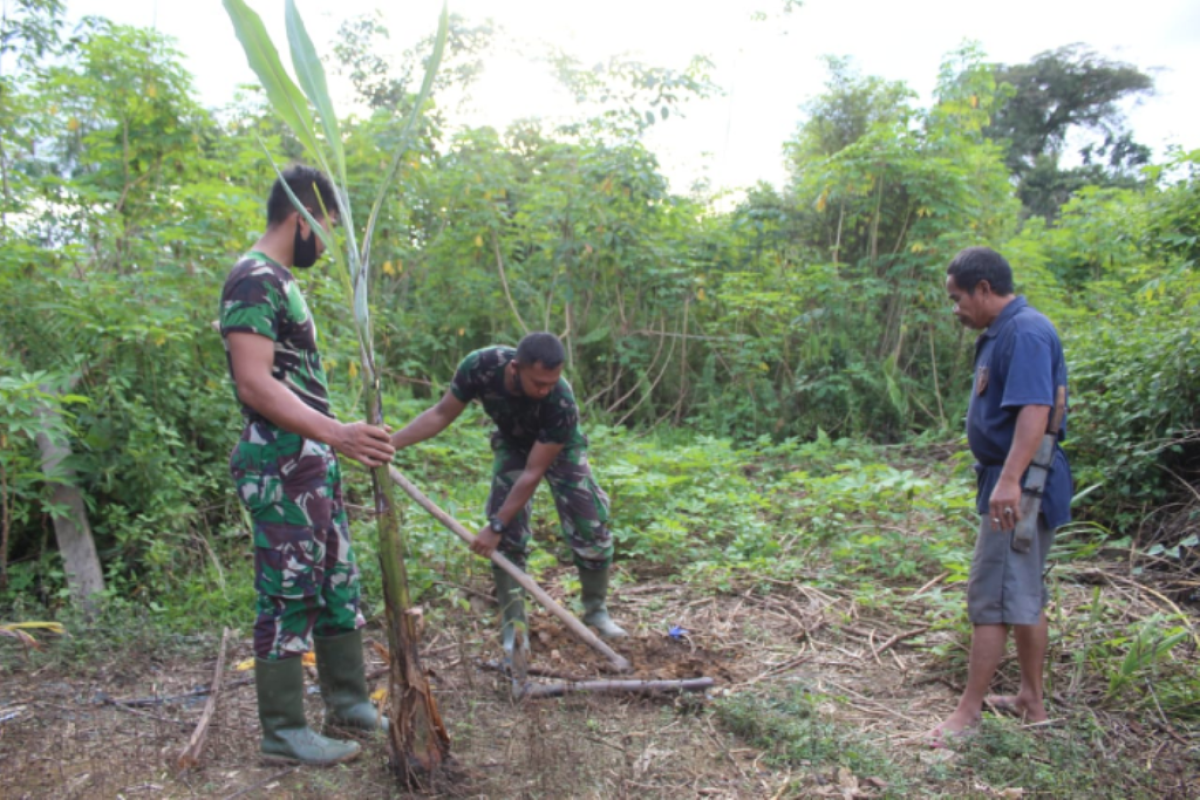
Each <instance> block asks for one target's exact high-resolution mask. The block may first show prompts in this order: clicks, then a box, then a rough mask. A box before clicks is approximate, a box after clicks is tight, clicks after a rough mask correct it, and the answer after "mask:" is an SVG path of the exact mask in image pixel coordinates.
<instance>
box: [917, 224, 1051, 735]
mask: <svg viewBox="0 0 1200 800" xmlns="http://www.w3.org/2000/svg"><path fill="white" fill-rule="evenodd" d="M946 291H947V292H948V293H949V295H950V299H951V300H952V301H953V302H954V315H955V316H956V317H958V319H959V321H960V322H962V323H963V324H964V325H966V326H967V327H968V328H974V329H976V330H981V331H983V333H982V334H980V336H979V338H978V340H976V342H975V385H974V388H973V391H972V392H971V403H970V407H969V409H968V411H967V439H968V442H969V443H970V446H971V452H972V454H973V455H974V456H975V458H976V461H977V462H978V463H976V465H975V470H976V473H977V474H978V484H979V489H978V492H979V493H978V497H977V501H976V510H977V511H978V513H979V515H980V525H979V535H978V538H977V540H976V544H975V555H974V558H973V560H972V562H971V572H970V577H969V579H968V583H967V616H968V617H969V619H970V620H971V624H972V625H973V626H974V632H973V635H972V638H971V654H970V659H969V662H968V666H967V685H966V689H964V691H963V694H962V697H961V698H960V699H959V701H958V707H957V708H956V709H955V710H954V713H952V714H951V715H950V716H949V717H947V718H946V719H945V720H943V721H942V723H941V724H940V725H938V726H937V727H936V728H934V729H933V731H932V732H931V734H930V735H931V742H932V743H934V744H935V745H942V744H944V743H945V742H946V741H948V740H949V739H951V738H953V737H954V736H955V735H961V734H962V733H963V732H964V731H967V730H969V729H971V728H973V727H975V726H976V725H978V724H979V720H980V715H981V713H982V710H983V706H984V703H985V702H986V703H987V704H988V705H989V706H990V707H991V708H992V709H993V710H996V711H1000V712H1006V713H1013V714H1017V715H1019V716H1021V717H1023V718H1024V719H1026V720H1027V721H1029V722H1041V721H1044V720H1045V719H1046V709H1045V706H1044V705H1043V704H1042V669H1043V662H1044V661H1045V658H1046V644H1047V624H1046V613H1045V611H1044V609H1045V606H1046V603H1047V601H1048V593H1047V591H1046V585H1045V580H1044V577H1043V570H1044V569H1045V566H1046V555H1047V553H1048V552H1049V551H1050V545H1051V544H1052V542H1053V540H1054V530H1055V529H1056V528H1058V527H1059V526H1061V525H1063V524H1065V523H1067V522H1069V521H1070V519H1071V507H1070V506H1071V471H1070V468H1069V467H1068V465H1067V458H1066V456H1065V455H1064V454H1063V451H1062V448H1061V447H1060V446H1059V444H1058V442H1059V441H1060V440H1061V439H1062V438H1063V437H1064V435H1065V410H1066V385H1067V366H1066V362H1065V361H1064V359H1063V349H1062V344H1061V343H1060V342H1059V339H1058V332H1057V331H1056V330H1055V329H1054V325H1053V324H1052V323H1051V322H1050V320H1048V319H1046V317H1044V316H1042V314H1040V313H1038V312H1037V311H1035V310H1034V309H1033V308H1032V307H1030V305H1029V304H1028V303H1027V302H1026V301H1025V298H1024V297H1017V296H1016V295H1014V294H1013V276H1012V268H1011V267H1009V265H1008V262H1007V261H1005V260H1004V258H1003V257H1002V256H1001V255H1000V254H999V253H996V252H995V251H993V250H990V249H988V248H986V247H969V248H967V249H966V250H963V251H962V252H960V253H959V254H958V255H956V256H955V257H954V260H953V261H951V262H950V266H949V268H948V270H947V276H946ZM1039 505H1040V509H1039ZM1009 626H1012V628H1013V636H1014V638H1015V639H1016V642H1017V661H1018V663H1019V664H1020V668H1021V686H1020V690H1019V691H1018V692H1017V694H1015V695H1010V696H1002V695H992V696H990V697H988V696H987V695H986V693H987V690H988V686H989V685H990V684H991V681H992V677H993V676H994V675H995V673H996V669H997V668H998V667H999V666H1000V659H1001V658H1002V657H1003V656H1004V649H1005V645H1006V642H1007V639H1008V629H1009Z"/></svg>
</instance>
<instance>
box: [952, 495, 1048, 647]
mask: <svg viewBox="0 0 1200 800" xmlns="http://www.w3.org/2000/svg"><path fill="white" fill-rule="evenodd" d="M1012 539H1013V531H1009V532H1008V533H1005V532H1004V531H1001V530H1000V529H999V528H998V527H995V526H993V525H992V521H991V519H989V518H988V517H986V516H984V517H981V518H980V520H979V538H977V539H976V540H975V557H974V558H972V559H971V575H970V577H969V578H968V579H967V617H968V618H969V619H970V620H971V624H972V625H1036V624H1037V623H1038V622H1039V621H1040V620H1041V617H1042V609H1043V608H1045V607H1046V604H1047V603H1048V602H1049V600H1050V594H1049V592H1047V591H1046V581H1045V577H1044V573H1045V570H1046V556H1047V555H1048V554H1049V552H1050V546H1051V545H1052V544H1053V543H1054V531H1052V530H1050V528H1048V527H1047V526H1046V520H1045V518H1044V517H1042V516H1041V515H1038V529H1037V535H1036V536H1034V537H1033V545H1032V546H1031V547H1030V548H1029V552H1028V553H1018V552H1017V551H1015V550H1013V549H1012Z"/></svg>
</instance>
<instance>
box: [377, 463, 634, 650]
mask: <svg viewBox="0 0 1200 800" xmlns="http://www.w3.org/2000/svg"><path fill="white" fill-rule="evenodd" d="M388 473H389V474H390V475H391V476H392V480H393V481H395V482H396V484H397V485H399V486H400V488H401V489H403V490H404V491H405V492H407V493H408V496H409V497H411V498H412V499H413V500H415V501H416V502H417V505H419V506H421V508H423V509H425V510H426V511H428V512H429V513H430V514H432V515H433V516H434V518H436V519H437V521H438V522H440V523H442V524H443V525H445V526H446V527H447V528H449V529H450V530H451V531H453V532H454V533H456V534H458V538H460V539H462V540H463V541H464V542H466V543H467V544H470V543H471V542H472V541H474V539H475V535H474V534H472V533H471V532H470V531H468V530H467V529H466V528H465V527H464V526H463V524H462V523H461V522H459V521H458V520H456V519H455V518H454V517H452V516H450V515H449V514H447V513H446V512H445V511H442V509H440V508H438V506H437V504H436V503H434V502H433V501H432V500H430V499H429V498H428V497H426V496H425V493H424V492H422V491H421V490H420V489H418V488H417V487H416V485H415V484H414V483H413V482H412V481H410V480H409V479H408V478H406V477H404V475H402V474H401V473H400V470H398V469H396V468H395V467H388ZM492 563H493V564H495V565H496V566H498V567H500V569H502V570H504V571H505V572H507V573H508V574H509V575H511V576H512V577H513V579H514V580H516V582H517V583H519V584H521V587H522V588H523V589H525V591H527V592H529V593H530V594H531V595H533V597H534V599H536V600H537V601H538V602H539V603H541V604H542V606H543V607H544V608H545V609H546V610H547V611H549V612H550V613H551V614H553V615H554V616H556V617H558V618H559V620H561V621H562V623H563V624H564V625H566V626H567V628H568V630H570V631H571V632H572V633H574V634H575V635H576V636H578V637H579V638H580V640H582V641H583V642H584V643H585V644H587V645H589V646H590V647H591V648H592V649H594V650H595V651H596V652H598V653H600V654H601V655H603V656H604V657H605V658H607V659H608V660H609V661H610V662H612V665H613V666H614V667H615V668H616V669H617V671H618V672H629V671H630V669H632V667H630V664H629V661H628V660H627V659H626V658H625V657H624V656H622V655H620V654H619V653H617V652H616V651H615V650H613V649H612V648H611V647H609V646H608V645H607V644H605V643H604V642H603V641H602V640H601V639H600V637H599V636H597V635H596V634H594V633H592V632H591V631H590V630H588V628H587V626H586V625H584V624H583V623H582V622H580V621H579V620H578V619H576V618H575V615H574V614H572V613H571V612H570V611H567V610H566V609H565V608H563V607H562V606H560V605H559V604H558V603H556V602H554V598H553V597H551V596H550V595H548V594H546V591H545V590H544V589H543V588H542V587H540V586H538V585H537V583H535V582H534V580H533V579H532V578H530V577H529V576H528V575H526V574H525V573H524V572H522V571H521V570H519V569H517V568H516V567H515V566H514V565H513V563H512V562H511V561H509V560H508V559H507V558H505V557H504V556H503V555H502V554H501V553H500V552H499V551H497V552H495V553H492Z"/></svg>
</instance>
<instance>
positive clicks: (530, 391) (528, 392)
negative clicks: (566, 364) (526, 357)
mask: <svg viewBox="0 0 1200 800" xmlns="http://www.w3.org/2000/svg"><path fill="white" fill-rule="evenodd" d="M513 368H514V370H515V371H516V384H517V389H518V390H519V391H520V392H521V394H523V395H525V396H526V397H528V398H530V399H533V400H545V399H546V396H547V395H549V394H550V393H551V392H552V391H554V387H555V386H557V385H558V379H559V378H561V377H562V371H563V365H562V364H559V365H558V366H557V367H555V368H554V369H547V368H546V366H545V365H544V364H543V363H542V362H540V361H535V362H533V363H532V364H529V365H523V364H517V363H514V364H513Z"/></svg>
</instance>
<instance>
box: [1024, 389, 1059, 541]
mask: <svg viewBox="0 0 1200 800" xmlns="http://www.w3.org/2000/svg"><path fill="white" fill-rule="evenodd" d="M1066 410H1067V387H1065V386H1059V387H1058V389H1057V390H1056V391H1055V394H1054V408H1053V409H1052V410H1051V412H1050V419H1049V421H1048V422H1047V424H1046V434H1045V435H1044V436H1042V442H1041V444H1039V445H1038V449H1037V453H1035V454H1034V456H1033V461H1032V462H1031V463H1030V464H1029V469H1028V471H1027V472H1026V473H1025V486H1024V487H1023V488H1022V490H1021V521H1020V522H1018V523H1017V528H1016V530H1015V531H1013V540H1012V549H1013V550H1016V551H1017V552H1018V553H1028V552H1029V548H1030V547H1031V546H1032V545H1033V536H1034V534H1035V533H1037V525H1038V514H1039V513H1040V512H1041V510H1042V492H1043V491H1044V490H1045V488H1046V476H1047V475H1048V474H1049V473H1050V466H1051V465H1052V464H1053V463H1054V446H1055V445H1056V444H1057V443H1058V429H1059V428H1060V427H1062V421H1063V415H1064V414H1065V413H1066Z"/></svg>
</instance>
